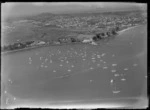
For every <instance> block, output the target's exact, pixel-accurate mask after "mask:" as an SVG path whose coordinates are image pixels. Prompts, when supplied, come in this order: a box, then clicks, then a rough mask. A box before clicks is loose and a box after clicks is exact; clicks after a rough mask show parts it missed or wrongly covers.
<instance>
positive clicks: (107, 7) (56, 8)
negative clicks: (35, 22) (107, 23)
mask: <svg viewBox="0 0 150 110" xmlns="http://www.w3.org/2000/svg"><path fill="white" fill-rule="evenodd" d="M100 3H101V2H99V4H100ZM86 4H87V5H86ZM2 9H3V10H4V11H2V15H5V13H7V12H5V10H6V11H8V9H5V7H4V8H3V7H2ZM146 9H147V5H146V4H142V5H138V4H137V5H136V3H105V4H103V5H96V4H94V5H90V2H89V3H82V4H80V3H79V4H78V3H69V2H68V4H65V5H59V4H57V3H55V5H51V2H49V3H47V5H46V4H45V5H43V6H37V5H33V4H31V3H28V4H27V3H22V4H21V3H20V4H17V5H15V6H13V7H12V8H11V10H9V11H8V12H9V13H7V17H21V16H28V15H29V16H30V15H36V14H40V13H53V14H75V13H97V12H98V13H99V12H116V11H135V10H146Z"/></svg>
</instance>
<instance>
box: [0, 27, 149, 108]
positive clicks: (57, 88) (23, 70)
mask: <svg viewBox="0 0 150 110" xmlns="http://www.w3.org/2000/svg"><path fill="white" fill-rule="evenodd" d="M146 39H147V27H146V26H145V25H143V26H138V27H135V28H132V29H130V30H127V31H124V32H122V33H120V35H118V36H116V37H115V38H113V39H110V40H108V41H99V42H98V44H99V45H97V46H93V45H89V44H77V45H71V44H69V45H63V46H49V47H41V48H36V49H33V50H29V51H24V52H16V53H11V54H8V55H5V56H2V98H3V99H6V100H7V99H8V101H7V106H8V105H13V104H17V103H22V102H28V103H29V102H45V103H48V104H50V103H54V104H55V103H57V104H62V103H65V101H70V103H79V102H80V101H82V102H83V103H85V102H86V101H89V102H91V103H92V102H94V101H96V102H97V103H100V102H105V101H108V102H111V101H112V102H113V101H114V100H116V99H117V101H118V102H120V101H121V102H123V103H128V102H126V99H127V98H129V100H130V101H133V103H136V102H137V100H132V99H134V98H137V97H141V96H146V89H147V88H146V87H147V86H146V81H147V78H146V74H147V73H146V72H147V71H146V70H147V68H146V67H147V63H146V61H147V50H146V48H147V47H146V45H147V42H146ZM5 91H6V92H5ZM3 104H4V105H5V104H6V101H4V102H3Z"/></svg>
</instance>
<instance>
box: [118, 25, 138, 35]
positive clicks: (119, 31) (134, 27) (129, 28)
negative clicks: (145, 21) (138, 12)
mask: <svg viewBox="0 0 150 110" xmlns="http://www.w3.org/2000/svg"><path fill="white" fill-rule="evenodd" d="M138 26H140V25H136V26H132V27H128V28H126V29H123V30H121V31H119V32H118V35H120V34H121V33H123V32H125V31H127V30H129V29H132V28H135V27H138Z"/></svg>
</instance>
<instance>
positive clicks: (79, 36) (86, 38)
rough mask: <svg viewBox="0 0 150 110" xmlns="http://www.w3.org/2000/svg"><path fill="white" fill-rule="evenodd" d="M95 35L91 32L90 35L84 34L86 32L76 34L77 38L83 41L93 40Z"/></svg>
mask: <svg viewBox="0 0 150 110" xmlns="http://www.w3.org/2000/svg"><path fill="white" fill-rule="evenodd" d="M94 36H95V35H93V34H91V35H86V34H79V35H78V36H77V39H79V40H80V41H83V42H90V41H93V37H94Z"/></svg>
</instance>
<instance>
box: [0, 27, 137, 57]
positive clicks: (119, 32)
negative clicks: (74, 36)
mask: <svg viewBox="0 0 150 110" xmlns="http://www.w3.org/2000/svg"><path fill="white" fill-rule="evenodd" d="M138 26H140V25H136V26H132V27H128V28H126V29H123V30H121V31H118V35H120V34H121V33H123V32H125V31H127V30H129V29H132V28H135V27H138ZM118 35H117V36H118ZM56 45H57V44H48V45H38V46H33V47H28V48H23V49H17V50H12V51H7V52H1V55H3V54H7V53H13V52H18V51H24V50H29V49H33V48H40V47H44V46H56ZM60 45H63V44H59V46H60ZM57 46H58V45H57Z"/></svg>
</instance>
